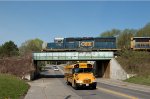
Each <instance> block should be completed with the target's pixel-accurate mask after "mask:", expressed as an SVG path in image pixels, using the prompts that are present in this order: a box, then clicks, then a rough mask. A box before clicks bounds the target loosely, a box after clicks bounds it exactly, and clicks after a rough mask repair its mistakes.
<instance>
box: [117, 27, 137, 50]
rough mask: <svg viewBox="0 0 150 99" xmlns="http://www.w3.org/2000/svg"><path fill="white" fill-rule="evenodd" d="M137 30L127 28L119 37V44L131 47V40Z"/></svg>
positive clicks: (126, 47) (123, 46)
mask: <svg viewBox="0 0 150 99" xmlns="http://www.w3.org/2000/svg"><path fill="white" fill-rule="evenodd" d="M136 32H137V30H134V29H125V30H123V31H122V33H121V34H120V35H119V37H118V42H117V45H118V47H119V48H121V49H129V48H130V40H131V37H133V36H134V35H135V34H136Z"/></svg>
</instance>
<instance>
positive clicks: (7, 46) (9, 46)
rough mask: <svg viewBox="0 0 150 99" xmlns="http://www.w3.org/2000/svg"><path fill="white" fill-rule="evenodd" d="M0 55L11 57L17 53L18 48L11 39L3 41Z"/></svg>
mask: <svg viewBox="0 0 150 99" xmlns="http://www.w3.org/2000/svg"><path fill="white" fill-rule="evenodd" d="M0 53H1V56H6V57H11V56H17V55H19V49H18V47H17V45H16V44H15V43H14V42H13V41H8V42H5V43H4V44H3V45H2V46H1V47H0Z"/></svg>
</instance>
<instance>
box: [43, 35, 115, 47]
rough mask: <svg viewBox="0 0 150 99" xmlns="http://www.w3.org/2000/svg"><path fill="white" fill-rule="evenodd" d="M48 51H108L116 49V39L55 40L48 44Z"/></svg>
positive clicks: (72, 38)
mask: <svg viewBox="0 0 150 99" xmlns="http://www.w3.org/2000/svg"><path fill="white" fill-rule="evenodd" d="M46 49H47V50H57V49H60V50H61V49H62V50H100V49H101V50H102V49H103V50H107V49H116V37H76V38H74V37H68V38H55V39H54V42H52V43H47V45H46Z"/></svg>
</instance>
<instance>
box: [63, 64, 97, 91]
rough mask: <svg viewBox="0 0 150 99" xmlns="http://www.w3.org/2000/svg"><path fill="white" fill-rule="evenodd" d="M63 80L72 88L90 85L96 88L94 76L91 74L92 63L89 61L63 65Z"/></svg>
mask: <svg viewBox="0 0 150 99" xmlns="http://www.w3.org/2000/svg"><path fill="white" fill-rule="evenodd" d="M64 71H65V80H66V83H67V84H71V85H72V87H73V88H74V89H78V88H79V87H91V88H92V89H96V85H97V82H96V78H95V76H94V75H93V65H92V64H90V63H77V64H72V65H68V66H65V67H64Z"/></svg>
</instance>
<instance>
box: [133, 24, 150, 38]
mask: <svg viewBox="0 0 150 99" xmlns="http://www.w3.org/2000/svg"><path fill="white" fill-rule="evenodd" d="M136 36H138V37H147V36H149V37H150V23H148V24H146V25H145V26H144V27H143V28H142V29H140V30H139V31H138V32H137V34H136Z"/></svg>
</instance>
